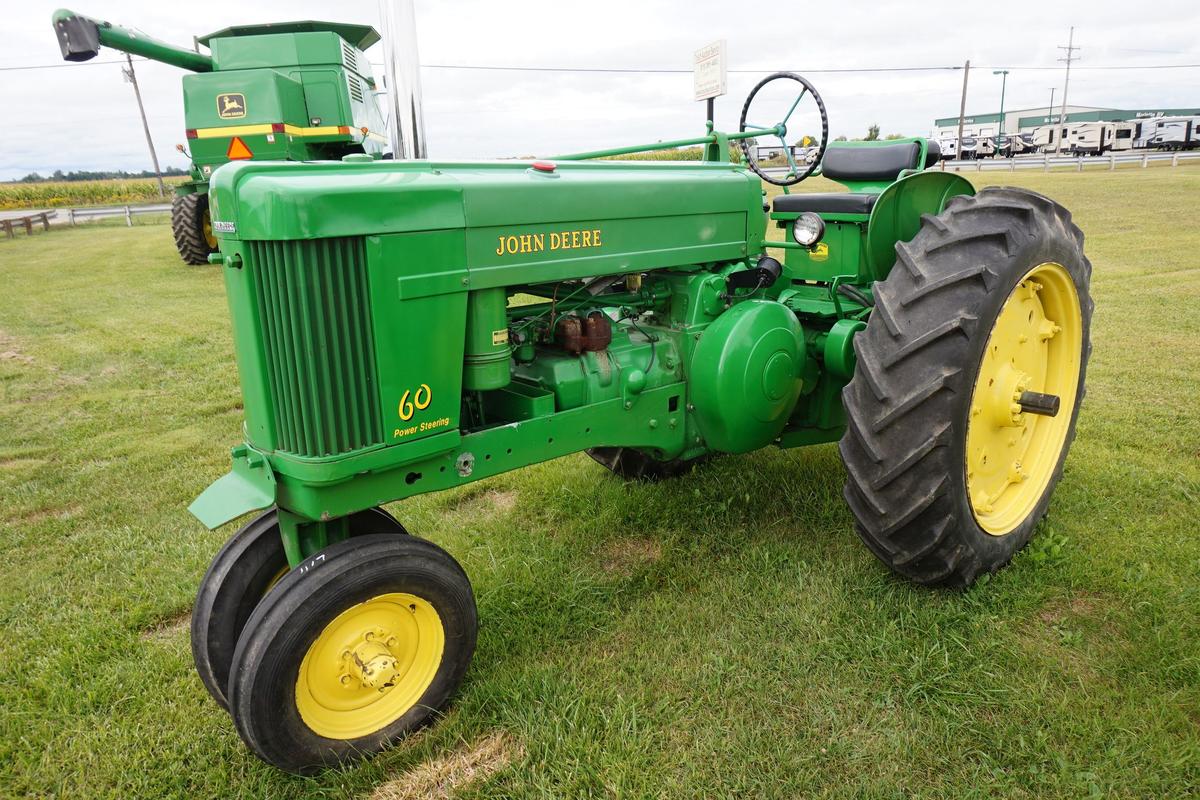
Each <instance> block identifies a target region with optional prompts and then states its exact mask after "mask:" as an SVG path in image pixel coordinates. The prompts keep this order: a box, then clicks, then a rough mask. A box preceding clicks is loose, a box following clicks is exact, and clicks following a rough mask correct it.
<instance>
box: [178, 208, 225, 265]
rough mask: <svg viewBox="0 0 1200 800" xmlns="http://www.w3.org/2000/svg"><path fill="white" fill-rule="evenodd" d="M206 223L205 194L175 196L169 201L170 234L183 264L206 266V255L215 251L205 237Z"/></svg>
mask: <svg viewBox="0 0 1200 800" xmlns="http://www.w3.org/2000/svg"><path fill="white" fill-rule="evenodd" d="M207 221H208V195H207V194H205V193H202V192H196V193H194V194H185V195H178V194H177V195H175V197H174V199H172V200H171V232H172V233H173V234H175V247H176V248H177V249H178V250H179V255H180V257H182V258H183V261H184V263H185V264H192V265H194V266H199V265H201V264H207V263H208V254H209V253H215V252H216V251H217V250H216V248H215V247H212V246H210V244H209V242H208V239H207V237H206V236H205V226H206V225H207V224H208V222H207Z"/></svg>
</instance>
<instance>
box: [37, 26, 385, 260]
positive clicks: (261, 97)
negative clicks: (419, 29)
mask: <svg viewBox="0 0 1200 800" xmlns="http://www.w3.org/2000/svg"><path fill="white" fill-rule="evenodd" d="M53 24H54V31H55V34H56V35H57V36H58V43H59V47H60V49H61V50H62V56H63V58H64V59H66V60H67V61H87V60H88V59H90V58H94V57H95V56H96V55H97V54H98V53H99V52H100V47H101V45H103V46H104V47H111V48H113V49H114V50H121V51H124V52H127V53H131V54H133V55H139V56H143V57H145V58H149V59H152V60H154V61H162V62H163V63H166V64H172V65H174V66H177V67H182V68H183V69H186V70H190V71H191V72H194V73H196V74H194V75H187V76H184V79H183V105H184V117H185V119H186V123H185V124H186V127H187V140H188V148H190V152H188V150H187V149H185V148H184V146H183V145H180V146H179V149H180V150H181V151H182V152H184V153H185V154H186V155H188V156H189V157H190V158H191V159H192V164H191V177H190V179H189V180H187V181H185V182H184V183H182V184H180V185H179V186H178V187H176V189H175V197H174V199H173V201H172V203H171V229H172V231H173V233H174V235H175V245H176V247H177V248H178V249H179V255H180V256H182V257H183V260H184V262H185V263H188V264H207V263H208V256H209V254H210V253H214V252H216V250H217V239H216V236H215V235H214V234H213V230H212V222H211V215H210V213H209V204H208V181H209V178H210V176H211V175H212V171H213V170H214V169H216V168H217V167H219V166H220V165H222V164H225V163H227V162H229V161H235V160H243V159H257V160H269V161H314V160H328V159H339V158H341V157H342V156H344V155H347V154H351V153H365V154H368V155H370V156H371V157H372V158H383V157H384V151H385V150H388V149H389V148H388V140H387V138H386V137H385V136H384V135H383V128H384V121H383V116H382V115H381V113H380V111H379V107H378V104H377V103H376V101H375V95H374V89H375V79H374V78H373V77H372V75H371V64H370V62H369V61H368V60H367V56H366V54H365V53H364V51H365V50H367V49H368V48H369V47H371V45H373V44H375V43H376V42H377V41H379V34H378V33H376V32H375V29H374V28H371V27H370V26H367V25H348V24H341V23H334V22H311V21H308V22H276V23H269V24H265V25H241V26H236V27H232V28H225V29H224V30H220V31H217V32H216V33H210V34H208V35H207V36H201V37H199V38H198V39H196V42H197V45H204V46H205V47H207V48H209V51H210V53H211V55H209V54H204V53H200V52H198V51H197V50H188V49H186V48H182V47H176V46H175V45H171V44H167V43H165V42H160V41H158V40H156V39H153V38H151V37H149V36H147V35H146V34H144V33H142V32H140V31H133V30H129V29H128V28H123V27H121V26H120V25H114V24H112V23H111V22H104V21H102V20H95V19H91V18H90V17H85V16H83V15H81V14H76V13H75V12H73V11H68V10H66V9H59V10H58V11H56V12H54V16H53Z"/></svg>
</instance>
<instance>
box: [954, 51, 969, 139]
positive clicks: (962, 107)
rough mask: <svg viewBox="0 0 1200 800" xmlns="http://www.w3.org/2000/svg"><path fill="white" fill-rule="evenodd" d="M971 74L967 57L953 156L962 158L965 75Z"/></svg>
mask: <svg viewBox="0 0 1200 800" xmlns="http://www.w3.org/2000/svg"><path fill="white" fill-rule="evenodd" d="M970 74H971V59H969V58H968V59H967V63H965V64H963V90H962V101H961V102H960V103H959V104H958V144H957V145H955V149H954V158H955V159H956V160H959V161H961V160H962V129H963V117H965V116H966V115H967V76H968V75H970Z"/></svg>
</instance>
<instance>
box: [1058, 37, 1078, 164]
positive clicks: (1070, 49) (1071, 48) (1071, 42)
mask: <svg viewBox="0 0 1200 800" xmlns="http://www.w3.org/2000/svg"><path fill="white" fill-rule="evenodd" d="M1058 49H1059V50H1066V51H1067V56H1066V58H1060V59H1059V61H1065V62H1067V76H1066V79H1065V80H1064V81H1063V98H1062V113H1061V114H1060V115H1059V119H1060V121H1061V123H1062V124H1066V121H1067V88H1068V87H1069V86H1070V85H1071V62H1072V61H1074V60H1075V55H1074V54H1075V51H1076V50H1078V49H1079V48H1078V47H1075V26H1074V25H1072V26H1071V33H1070V35H1068V37H1067V46H1066V47H1062V46H1060V47H1059V48H1058ZM1061 152H1062V132H1061V131H1059V137H1058V148H1057V149H1056V150H1055V154H1056V155H1057V154H1058V153H1061Z"/></svg>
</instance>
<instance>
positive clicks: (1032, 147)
mask: <svg viewBox="0 0 1200 800" xmlns="http://www.w3.org/2000/svg"><path fill="white" fill-rule="evenodd" d="M1035 152H1037V145H1036V144H1034V143H1033V134H1032V133H1020V134H1013V135H1009V134H1007V133H1006V134H1004V135H1003V136H997V137H996V155H998V156H1000V157H1001V158H1011V157H1012V156H1019V155H1027V154H1029V153H1035Z"/></svg>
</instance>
